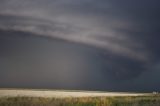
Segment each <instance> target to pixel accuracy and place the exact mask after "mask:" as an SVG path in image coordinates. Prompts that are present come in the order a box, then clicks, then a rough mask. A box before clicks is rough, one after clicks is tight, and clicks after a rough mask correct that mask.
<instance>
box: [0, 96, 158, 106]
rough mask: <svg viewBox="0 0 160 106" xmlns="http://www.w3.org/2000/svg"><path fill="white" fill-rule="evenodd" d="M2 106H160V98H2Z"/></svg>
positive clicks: (0, 101)
mask: <svg viewBox="0 0 160 106" xmlns="http://www.w3.org/2000/svg"><path fill="white" fill-rule="evenodd" d="M0 106H160V96H156V95H155V96H139V97H83V98H42V97H2V98H0Z"/></svg>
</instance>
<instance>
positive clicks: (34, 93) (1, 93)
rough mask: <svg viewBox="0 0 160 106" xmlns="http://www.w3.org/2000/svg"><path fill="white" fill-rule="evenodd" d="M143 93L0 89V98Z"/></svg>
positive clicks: (133, 94)
mask: <svg viewBox="0 0 160 106" xmlns="http://www.w3.org/2000/svg"><path fill="white" fill-rule="evenodd" d="M145 95H147V94H143V93H116V92H96V91H94V92H91V91H60V90H59V91H58V90H53V91H52V90H18V89H17V90H7V89H0V97H16V96H27V97H28V96H29V97H56V98H61V97H62V98H63V97H100V96H145Z"/></svg>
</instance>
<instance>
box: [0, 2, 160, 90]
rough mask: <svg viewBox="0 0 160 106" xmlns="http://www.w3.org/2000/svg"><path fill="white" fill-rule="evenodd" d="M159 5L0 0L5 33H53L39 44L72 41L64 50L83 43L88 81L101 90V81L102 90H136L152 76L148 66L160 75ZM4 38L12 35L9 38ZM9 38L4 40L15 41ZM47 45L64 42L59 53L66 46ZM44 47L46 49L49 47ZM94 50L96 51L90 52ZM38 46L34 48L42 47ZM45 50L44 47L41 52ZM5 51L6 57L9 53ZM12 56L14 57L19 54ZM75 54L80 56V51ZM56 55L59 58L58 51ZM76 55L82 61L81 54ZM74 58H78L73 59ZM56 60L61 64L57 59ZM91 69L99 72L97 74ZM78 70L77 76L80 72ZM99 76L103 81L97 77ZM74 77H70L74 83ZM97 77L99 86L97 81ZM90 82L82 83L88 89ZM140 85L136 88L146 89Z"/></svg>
mask: <svg viewBox="0 0 160 106" xmlns="http://www.w3.org/2000/svg"><path fill="white" fill-rule="evenodd" d="M159 3H160V2H159V1H158V0H152V1H151V0H141V1H139V0H134V1H133V0H122V1H119V0H99V1H97V0H81V1H79V0H45V1H44V0H34V1H33V0H2V1H1V4H0V29H1V35H2V34H4V35H6V33H7V32H8V33H13V36H16V34H18V35H19V34H22V36H23V35H25V36H27V35H28V36H29V35H31V36H33V35H34V36H35V37H36V36H37V38H36V39H39V37H40V36H41V37H42V38H43V37H46V36H47V38H43V40H42V39H41V40H38V44H40V42H41V43H42V42H43V41H44V39H48V38H51V39H52V40H53V41H51V42H57V39H58V42H61V41H63V42H65V43H64V44H65V45H67V44H68V43H69V42H70V43H71V44H69V45H68V46H64V45H63V46H64V47H62V48H61V49H64V48H65V47H67V48H68V47H69V46H71V45H74V46H75V47H73V49H76V47H77V45H81V46H83V47H82V48H83V49H82V48H81V49H80V48H79V49H80V50H79V49H76V50H79V52H80V51H81V50H82V51H87V52H85V53H84V54H83V53H82V54H83V56H84V57H83V56H82V58H83V59H85V58H87V57H89V58H87V60H86V61H87V63H86V64H87V66H86V69H84V70H87V68H89V69H88V71H87V72H88V74H87V76H89V74H91V77H88V79H87V77H85V78H86V81H88V83H89V85H92V86H94V87H95V88H96V85H99V86H100V88H101V89H102V88H103V89H105V88H106V89H107V88H110V89H111V88H116V87H118V86H121V87H120V88H119V90H120V89H123V87H125V86H127V88H128V89H130V90H131V89H132V88H133V87H134V86H136V85H137V84H138V83H136V81H142V83H143V82H144V79H145V78H148V75H146V73H147V72H148V70H150V71H151V73H153V74H154V73H155V74H156V73H158V71H152V70H154V68H152V69H151V68H150V67H155V65H156V64H158V62H159V59H160V57H159V53H160V48H159V46H158V45H159V38H160V37H159V34H160V33H159V28H160V21H159V17H160V15H159V13H160V9H159V5H158V4H159ZM23 37H24V36H23ZM23 37H22V39H23ZM41 37H40V38H41ZM2 38H3V40H4V39H6V38H5V37H4V36H3V37H2ZM2 38H1V39H2ZM19 38H21V37H19V36H18V37H17V39H19ZM31 38H32V37H31ZM11 39H13V38H11ZM9 41H10V40H6V41H3V42H8V43H9ZM11 41H12V40H11ZM30 41H32V40H31V39H30V40H28V42H26V43H25V44H24V45H25V46H24V45H23V46H24V47H26V45H27V44H28V43H29V42H30ZM3 42H1V45H2V44H3ZM66 42H68V43H66ZM32 43H33V42H32ZM5 44H6V43H5ZM13 44H15V45H14V47H18V46H17V45H18V44H16V43H15V42H14V43H13ZM43 44H44V45H45V47H46V48H47V47H48V46H49V44H50V45H58V46H57V47H55V46H54V48H52V50H53V51H56V50H57V48H59V45H61V44H59V43H58V44H57V43H55V44H54V43H49V44H48V43H47V42H45V43H43ZM46 44H47V46H46ZM62 44H63V43H62ZM41 46H42V47H43V45H41ZM84 46H86V47H84ZM49 47H50V46H49ZM71 47H72V46H71ZM78 47H79V46H78ZM5 48H7V46H1V49H2V50H3V51H4V52H7V50H8V51H10V50H11V47H8V49H7V50H6V49H5ZM33 48H34V47H33ZM90 48H92V50H93V51H92V50H91V51H90ZM34 49H35V48H34ZM34 49H33V50H31V51H36V50H34ZM49 49H51V48H47V49H45V50H46V51H48V52H49ZM88 49H89V51H88ZM19 50H24V49H22V48H20V49H18V48H17V49H16V51H17V52H18V51H19ZM29 50H30V49H29ZM11 51H12V50H11ZM40 52H42V51H41V50H40ZM48 52H47V53H48ZM62 52H63V50H62ZM7 53H9V52H7ZM36 53H37V52H36ZM47 53H46V52H45V53H44V54H47ZM0 54H1V55H2V54H3V55H4V54H5V53H0ZM9 54H10V55H11V54H12V55H13V54H14V52H13V51H12V52H11V53H9ZM9 54H8V55H7V56H6V57H8V56H9ZM20 54H21V53H20ZM22 54H23V53H22ZM31 54H32V53H31ZM75 54H77V55H80V54H79V53H75ZM97 55H98V57H97ZM51 56H53V57H54V58H55V54H54V55H51ZM40 57H43V56H40ZM40 57H39V58H40ZM60 57H61V55H60ZM74 58H75V59H76V56H75V57H74ZM46 60H47V59H46ZM73 61H75V60H74V59H73ZM95 61H96V62H95ZM60 62H62V61H60ZM49 63H52V62H49ZM55 64H58V63H56V62H55ZM77 64H80V63H77ZM83 65H84V64H83ZM42 66H43V65H42ZM49 67H50V66H49ZM72 67H73V66H72ZM77 67H78V66H77ZM52 68H53V67H52ZM93 68H95V69H93ZM53 69H54V68H53ZM58 69H59V68H58ZM48 70H49V69H48ZM59 70H63V69H59ZM91 70H94V71H93V73H92V72H91ZM96 70H99V72H97V71H96ZM156 70H158V69H156ZM48 73H49V72H48ZM74 73H75V74H76V72H74ZM77 73H78V72H77ZM82 73H83V72H82ZM84 73H85V72H84ZM98 75H99V76H98ZM103 75H104V76H103ZM46 76H47V74H46ZM68 76H70V75H68ZM39 77H40V76H39ZM70 77H71V76H70ZM72 77H74V76H72ZM77 77H78V76H77ZM50 78H51V76H50ZM94 78H98V79H99V80H97V81H95V80H93V79H94ZM66 80H67V76H66ZM117 80H118V81H117ZM154 80H155V79H153V82H154ZM70 81H71V80H68V82H70ZM92 81H93V82H95V83H96V84H95V85H94V83H91V82H92ZM116 81H117V82H116ZM134 81H135V82H134ZM75 82H76V81H75ZM79 82H80V81H79ZM82 82H83V81H82ZM99 82H103V84H98V83H99ZM130 82H133V86H132V85H130ZM157 82H159V81H157ZM49 83H51V82H49ZM55 83H56V82H55ZM88 83H81V84H82V85H83V84H84V86H86V87H87V85H88ZM111 83H113V84H111ZM119 83H120V84H119ZM142 83H141V84H142ZM57 84H58V83H57ZM105 84H106V85H105ZM141 84H139V86H140V87H142V85H143V84H142V85H141ZM62 85H63V84H62ZM107 85H110V86H109V87H108V86H107ZM149 85H150V84H148V85H145V86H146V87H147V86H149ZM59 86H60V85H59ZM66 86H67V85H66ZM76 86H78V85H76ZM154 86H155V85H154ZM154 86H153V87H154ZM157 86H158V85H157ZM89 87H91V86H88V88H89ZM94 87H93V88H94ZM140 87H137V88H136V89H140ZM127 88H126V89H127ZM142 88H143V87H142ZM132 90H133V89H132Z"/></svg>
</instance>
